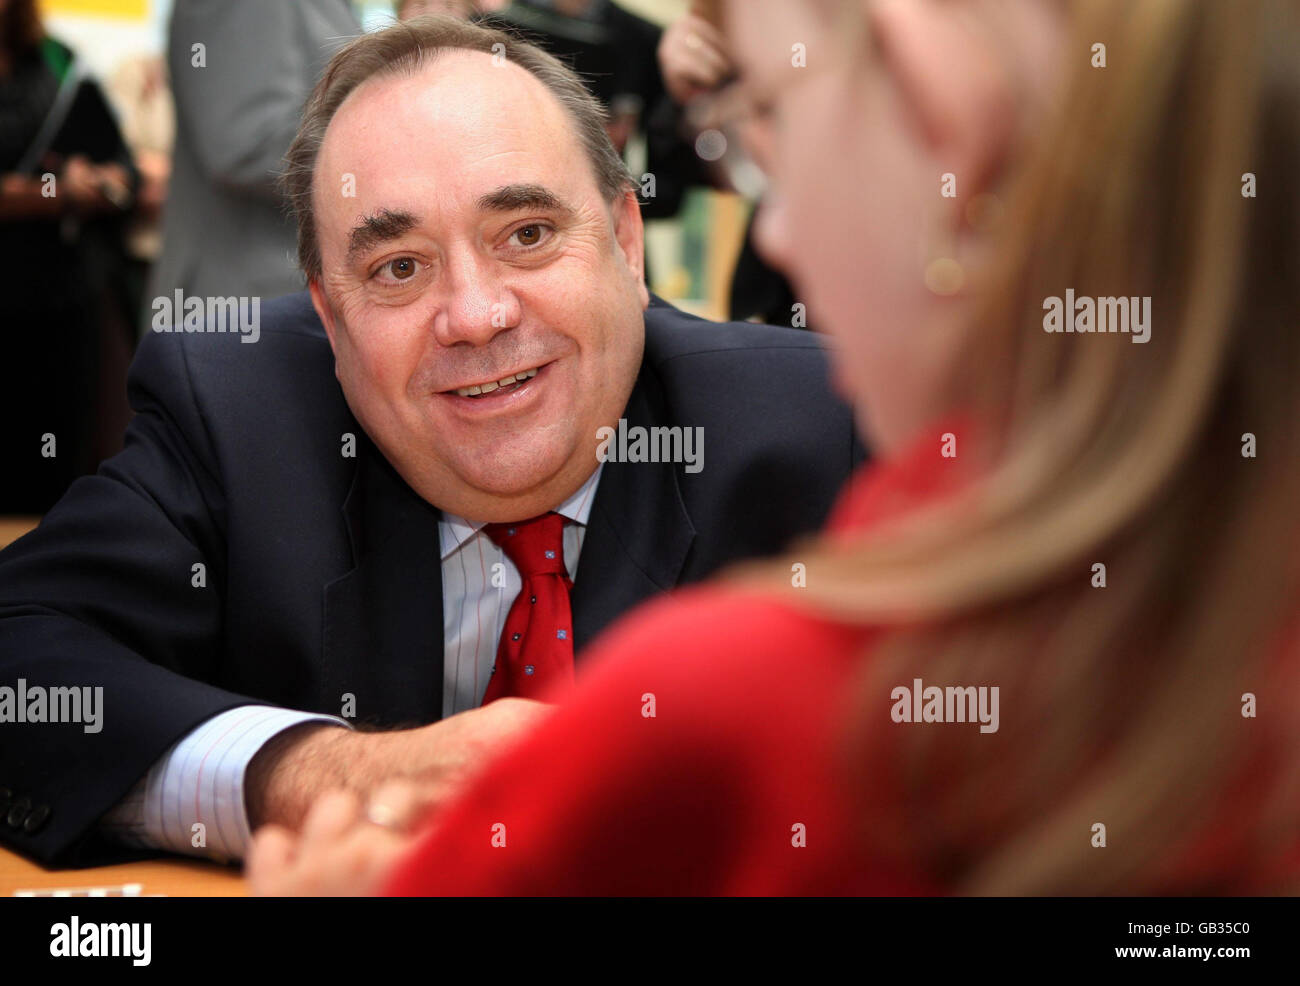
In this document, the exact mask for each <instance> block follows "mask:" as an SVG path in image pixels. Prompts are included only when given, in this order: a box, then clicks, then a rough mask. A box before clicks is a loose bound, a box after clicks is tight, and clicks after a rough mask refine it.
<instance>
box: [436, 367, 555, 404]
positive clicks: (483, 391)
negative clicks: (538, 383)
mask: <svg viewBox="0 0 1300 986" xmlns="http://www.w3.org/2000/svg"><path fill="white" fill-rule="evenodd" d="M538 369H539V367H536V366H534V367H532V368H531V369H527V370H522V371H520V372H519V373H514V374H511V375H510V376H507V377H502V378H501V379H500V380H488V381H486V382H484V383H479V384H472V385H470V386H468V387H458V388H457V389H456V390H454V391H446V393H454V394H456V396H458V397H483V396H485V395H487V394H491V393H495V392H496V391H498V390H500V391H502V392H509V391H511V390H514V389H516V388H518V387H520V386H522V385H523V384H524V383H525V382H526V381H528V380H531V379H532V378H533V377H535V376H537V371H538Z"/></svg>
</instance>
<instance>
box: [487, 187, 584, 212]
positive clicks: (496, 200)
mask: <svg viewBox="0 0 1300 986" xmlns="http://www.w3.org/2000/svg"><path fill="white" fill-rule="evenodd" d="M477 204H478V207H479V209H480V210H482V211H484V212H518V211H520V210H521V209H542V210H545V211H547V212H563V213H566V214H568V213H572V212H573V210H572V209H570V208H569V207H568V206H567V205H565V204H564V203H563V202H561V201H560V197H559V196H558V195H556V194H555V193H554V192H552V191H551V190H550V189H549V188H546V187H545V186H543V185H531V184H527V183H520V184H514V185H502V186H501V187H500V188H498V189H496V190H495V191H491V192H488V193H487V194H486V195H480V196H479V199H478V203H477Z"/></svg>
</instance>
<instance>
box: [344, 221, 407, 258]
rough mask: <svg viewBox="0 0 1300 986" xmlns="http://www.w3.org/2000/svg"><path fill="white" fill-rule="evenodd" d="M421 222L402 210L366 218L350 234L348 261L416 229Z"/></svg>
mask: <svg viewBox="0 0 1300 986" xmlns="http://www.w3.org/2000/svg"><path fill="white" fill-rule="evenodd" d="M419 224H420V221H419V220H418V219H416V218H415V216H413V215H412V214H411V213H409V212H405V211H403V210H401V209H396V210H394V209H380V210H379V211H378V212H376V213H375V214H374V215H371V216H365V217H363V218H362V220H361V221H360V222H359V223H357V224H356V226H354V227H353V228H352V232H351V233H350V234H348V260H352V259H353V258H354V257H356V256H357V255H358V254H360V253H363V252H365V251H366V250H369V249H370V248H371V247H373V246H375V245H376V244H379V243H383V242H384V241H385V240H393V239H396V238H397V237H399V236H401V235H402V234H403V233H405V232H407V231H409V230H412V229H414V228H415V227H416V226H418V225H419Z"/></svg>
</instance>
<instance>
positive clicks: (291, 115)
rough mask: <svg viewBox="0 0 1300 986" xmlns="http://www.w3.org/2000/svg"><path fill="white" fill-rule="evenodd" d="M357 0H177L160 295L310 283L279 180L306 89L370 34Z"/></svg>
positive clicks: (232, 292) (239, 292) (157, 277)
mask: <svg viewBox="0 0 1300 986" xmlns="http://www.w3.org/2000/svg"><path fill="white" fill-rule="evenodd" d="M360 31H361V26H360V23H359V22H358V21H357V19H356V16H355V14H354V13H353V12H352V8H351V6H350V5H349V3H348V0H295V2H294V3H265V2H262V0H177V2H176V6H175V8H174V9H173V11H172V18H171V24H170V28H169V40H168V67H169V71H170V76H171V85H172V95H173V99H174V101H175V104H176V146H175V154H174V157H173V160H172V175H171V186H170V190H169V193H168V199H167V203H166V206H165V207H164V210H163V248H162V252H161V253H160V255H159V258H158V262H157V264H156V265H155V267H154V270H153V275H152V278H151V280H150V285H149V288H148V290H147V292H146V298H145V302H146V306H145V310H144V312H143V313H142V318H143V322H144V325H145V326H148V325H150V323H151V322H152V319H153V315H154V313H153V311H152V310H151V307H150V305H151V299H154V298H158V297H163V298H167V299H171V298H172V297H173V296H174V293H175V292H176V291H177V290H180V291H183V292H184V294H185V295H186V296H190V297H199V298H210V297H218V298H226V297H232V296H233V297H249V298H263V299H268V298H274V297H277V296H279V295H283V294H289V293H291V292H294V291H298V290H300V289H301V288H302V275H301V274H300V272H299V271H298V269H297V266H296V263H295V260H294V248H295V242H296V240H295V231H294V226H293V221H292V220H291V219H290V218H288V216H287V215H286V212H285V203H284V200H283V198H282V197H281V195H280V193H279V191H278V190H277V188H276V176H277V175H278V174H279V172H280V169H281V167H282V164H283V158H284V154H285V151H287V150H288V149H289V143H290V142H291V141H292V140H293V135H294V133H295V132H296V130H297V129H298V121H299V118H300V114H301V112H302V106H303V103H304V102H305V101H306V98H307V94H308V93H309V92H311V88H312V86H313V85H315V83H316V79H317V77H318V76H319V75H320V73H321V71H322V70H323V69H324V68H325V64H326V62H328V61H329V58H330V56H331V55H332V54H333V53H334V51H335V50H336V48H337V47H338V46H339V45H341V44H342V43H343V42H344V41H346V40H348V39H349V38H351V37H353V36H355V35H356V34H358V33H360Z"/></svg>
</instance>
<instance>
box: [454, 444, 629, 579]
mask: <svg viewBox="0 0 1300 986" xmlns="http://www.w3.org/2000/svg"><path fill="white" fill-rule="evenodd" d="M604 468H605V463H603V462H602V463H600V465H598V466H597V467H596V471H595V472H593V473H592V474H591V475H590V476H588V477H587V481H586V482H585V483H583V484H582V485H581V486H579V487H578V488H577V489H576V490H574V492H573V495H572V496H570V497H569V498H568V499H567V500H565V501H564V502H563V503H561V504H560V505H559V506H558V507H555V508H554V509H555V512H556V513H557V514H559V515H560V516H562V517H565V518H567V519H568V520H571V521H573V522H574V523H575V524H581V525H582V526H583V527H586V526H587V517H588V515H589V514H590V513H591V502H592V501H593V500H594V499H595V498H596V487H597V486H598V485H599V484H600V474H601V471H602V470H603V469H604ZM486 523H487V522H486V521H481V520H466V519H465V518H464V517H458V516H456V515H455V514H451V513H447V511H445V510H444V511H443V512H442V518H441V519H440V520H439V521H438V538H439V541H440V546H441V549H442V559H443V561H446V560H447V556H448V555H450V554H452V553H454V552H455V551H456V549H458V548H459V547H460V546H461V545H463V544H464V543H465V542H466V541H468V540H469V539H470V538H472V537H473V536H474V535H475V534H477V533H478V532H479V531H480V530H481V529H482V528H483V527H484V525H485V524H486Z"/></svg>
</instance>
